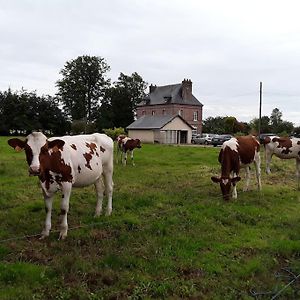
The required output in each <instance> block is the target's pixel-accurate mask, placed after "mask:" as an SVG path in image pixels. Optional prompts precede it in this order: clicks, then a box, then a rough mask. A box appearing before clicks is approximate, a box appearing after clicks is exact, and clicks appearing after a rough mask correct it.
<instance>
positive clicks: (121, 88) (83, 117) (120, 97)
mask: <svg viewBox="0 0 300 300" xmlns="http://www.w3.org/2000/svg"><path fill="white" fill-rule="evenodd" d="M109 70H110V67H109V66H108V64H107V62H106V61H105V59H103V58H101V57H97V56H87V55H84V56H79V57H77V58H76V59H73V60H71V61H68V62H66V64H65V65H64V67H63V68H62V70H61V71H60V74H61V75H62V78H61V79H59V80H57V82H56V87H57V89H58V92H57V94H56V95H55V96H49V95H46V96H38V95H37V94H36V92H27V91H26V90H21V91H11V90H10V89H8V90H7V91H3V92H1V91H0V134H1V135H9V134H28V133H29V132H31V131H32V130H43V131H45V132H46V133H48V134H59V135H62V134H65V133H69V132H72V133H81V132H94V131H99V132H101V131H103V129H105V128H114V127H123V128H125V127H126V126H128V125H129V124H130V123H132V122H133V121H134V116H135V110H136V105H137V103H138V102H139V101H141V99H142V98H143V97H144V96H145V90H146V88H147V83H146V82H145V81H144V80H143V78H142V77H141V76H140V75H139V74H138V73H136V72H134V73H132V74H131V75H126V74H123V73H120V75H119V77H118V80H117V81H116V82H113V83H112V82H111V80H110V79H109V78H107V72H108V71H109Z"/></svg>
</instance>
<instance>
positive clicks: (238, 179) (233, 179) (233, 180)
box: [231, 176, 241, 184]
mask: <svg viewBox="0 0 300 300" xmlns="http://www.w3.org/2000/svg"><path fill="white" fill-rule="evenodd" d="M240 180H241V177H240V176H237V177H234V178H232V179H231V182H232V183H233V184H235V183H237V182H239V181H240Z"/></svg>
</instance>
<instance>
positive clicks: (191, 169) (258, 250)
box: [0, 137, 300, 299]
mask: <svg viewBox="0 0 300 300" xmlns="http://www.w3.org/2000/svg"><path fill="white" fill-rule="evenodd" d="M6 140H7V138H4V137H2V138H0V155H1V162H0V224H1V226H0V299H150V298H153V299H182V298H185V299H189V298H190V299H253V298H252V297H251V294H250V290H251V288H255V289H256V290H262V291H269V290H273V289H275V288H276V286H277V285H278V284H279V287H283V286H284V284H285V283H286V282H285V281H284V280H281V281H278V279H276V278H275V276H274V272H276V271H279V270H280V269H281V268H282V267H286V266H288V267H291V268H293V270H294V272H295V273H296V274H298V273H300V263H299V255H300V214H299V211H300V193H299V192H298V191H297V182H296V178H295V163H294V161H281V160H279V159H276V158H273V162H272V169H273V170H274V173H272V174H271V175H269V176H267V175H265V174H264V163H263V164H262V182H263V191H262V192H261V193H259V192H257V191H256V185H255V179H254V178H255V176H254V174H253V175H252V182H251V190H250V191H248V192H245V193H243V192H242V186H243V184H244V181H242V182H240V183H239V184H238V199H237V200H231V201H230V202H227V203H225V202H224V201H223V200H222V198H221V195H220V189H219V187H218V185H216V184H213V183H212V182H211V180H210V177H211V176H212V175H218V174H219V169H220V168H219V165H218V162H217V157H218V152H219V148H217V149H216V148H211V147H194V146H183V147H177V146H166V145H144V146H143V147H142V149H140V150H136V152H135V162H136V167H132V166H131V165H128V166H127V167H123V166H121V165H117V166H115V170H114V184H115V186H114V197H113V215H112V216H111V217H106V216H101V217H99V218H96V219H95V218H94V217H93V214H94V209H95V204H96V199H95V192H94V188H93V187H88V188H85V189H74V190H73V192H72V195H71V202H70V213H69V226H70V227H71V228H72V227H76V226H78V225H84V227H83V228H80V229H74V230H70V231H69V234H68V238H67V239H66V240H65V241H58V240H57V238H58V233H57V232H56V230H57V229H58V215H59V212H60V209H59V199H60V197H59V196H57V197H56V199H55V203H54V212H53V215H52V224H53V231H54V232H52V233H50V237H49V238H48V239H46V240H43V241H40V240H38V238H36V237H32V238H20V239H15V240H7V241H3V240H5V239H10V238H14V237H22V236H25V235H33V234H37V233H40V232H41V230H42V227H43V222H44V219H45V212H44V204H43V200H42V193H41V191H40V188H39V186H38V183H37V179H36V178H33V177H29V176H28V174H27V165H26V160H25V155H24V153H16V152H14V151H13V150H12V149H11V148H10V147H9V146H8V145H7V143H6ZM262 161H263V155H262ZM242 175H243V172H242ZM85 225H87V226H85ZM298 287H299V285H298V286H297V285H294V286H292V287H291V288H289V289H287V290H286V291H285V294H284V298H283V299H296V298H298V297H299V295H298V293H299V289H298Z"/></svg>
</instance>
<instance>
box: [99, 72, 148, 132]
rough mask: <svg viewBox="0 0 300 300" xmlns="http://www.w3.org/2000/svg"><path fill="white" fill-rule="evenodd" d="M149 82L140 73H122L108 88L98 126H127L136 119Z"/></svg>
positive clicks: (100, 111)
mask: <svg viewBox="0 0 300 300" xmlns="http://www.w3.org/2000/svg"><path fill="white" fill-rule="evenodd" d="M146 88H147V83H146V82H145V81H144V80H143V79H142V77H141V76H140V75H139V74H138V73H136V72H135V73H132V74H131V76H128V75H125V74H123V73H120V76H119V77H118V81H116V82H114V85H113V86H112V87H110V88H109V89H107V90H106V93H105V96H104V99H103V100H102V104H101V107H100V109H99V115H98V118H97V127H98V128H99V129H101V130H102V129H103V128H113V127H123V128H126V127H127V126H128V125H129V124H130V123H132V122H133V121H134V117H135V109H136V106H137V104H138V103H139V102H140V101H141V99H143V98H144V96H145V89H146Z"/></svg>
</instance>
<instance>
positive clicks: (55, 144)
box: [48, 139, 65, 150]
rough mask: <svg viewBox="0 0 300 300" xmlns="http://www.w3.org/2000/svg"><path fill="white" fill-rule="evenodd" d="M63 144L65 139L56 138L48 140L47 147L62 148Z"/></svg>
mask: <svg viewBox="0 0 300 300" xmlns="http://www.w3.org/2000/svg"><path fill="white" fill-rule="evenodd" d="M64 144H65V141H63V140H59V139H56V140H53V141H48V148H49V149H51V148H56V149H60V150H62V148H63V146H64Z"/></svg>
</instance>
